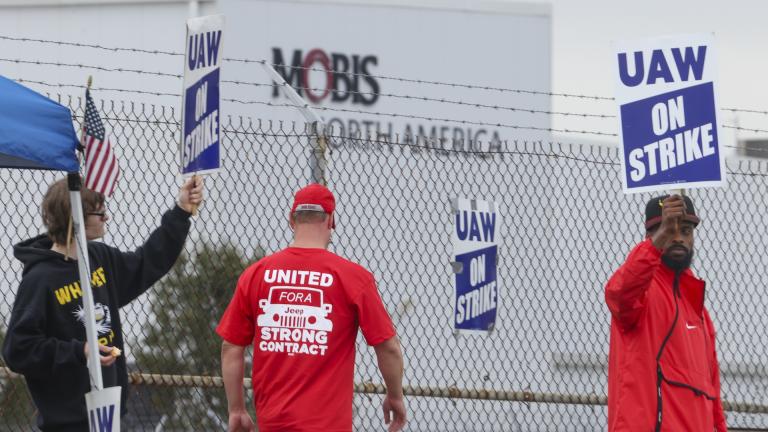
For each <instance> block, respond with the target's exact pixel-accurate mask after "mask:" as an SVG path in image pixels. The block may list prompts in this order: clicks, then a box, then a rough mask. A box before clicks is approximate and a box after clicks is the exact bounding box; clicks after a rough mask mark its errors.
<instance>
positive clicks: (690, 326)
mask: <svg viewBox="0 0 768 432" xmlns="http://www.w3.org/2000/svg"><path fill="white" fill-rule="evenodd" d="M685 328H687V329H688V330H693V329H697V328H699V327H698V326H692V325H688V323H685Z"/></svg>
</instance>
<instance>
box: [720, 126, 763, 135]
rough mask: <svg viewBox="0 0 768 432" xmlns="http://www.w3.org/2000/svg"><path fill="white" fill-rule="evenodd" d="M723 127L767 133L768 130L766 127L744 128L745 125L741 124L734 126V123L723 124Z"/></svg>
mask: <svg viewBox="0 0 768 432" xmlns="http://www.w3.org/2000/svg"><path fill="white" fill-rule="evenodd" d="M723 128H725V129H735V130H740V131H744V132H756V133H768V130H766V129H750V128H745V127H742V126H735V125H723Z"/></svg>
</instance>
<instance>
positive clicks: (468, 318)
mask: <svg viewBox="0 0 768 432" xmlns="http://www.w3.org/2000/svg"><path fill="white" fill-rule="evenodd" d="M452 207H453V208H452V211H453V216H454V227H453V234H452V235H451V237H452V240H453V273H454V276H455V278H454V281H455V282H454V283H455V296H454V302H453V304H454V310H453V312H454V314H453V317H454V318H453V325H454V329H456V330H459V331H490V330H493V327H494V325H495V324H496V310H497V307H498V304H499V300H498V299H499V296H498V294H499V291H498V285H497V279H496V263H497V257H498V243H497V241H498V240H497V239H498V232H497V228H498V226H499V225H501V221H500V218H499V216H498V212H497V207H496V205H495V203H493V202H488V201H480V200H470V199H465V198H457V199H455V200H453V206H452Z"/></svg>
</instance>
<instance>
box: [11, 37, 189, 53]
mask: <svg viewBox="0 0 768 432" xmlns="http://www.w3.org/2000/svg"><path fill="white" fill-rule="evenodd" d="M0 39H3V40H10V41H16V42H38V43H43V44H54V45H60V46H74V47H79V48H96V49H102V50H105V51H113V52H119V51H127V52H134V53H143V54H164V55H172V56H183V55H184V54H183V53H178V52H171V51H162V50H145V49H140V48H120V47H105V46H102V45H96V44H85V43H78V42H64V41H54V40H47V39H36V38H25V37H13V36H6V35H0Z"/></svg>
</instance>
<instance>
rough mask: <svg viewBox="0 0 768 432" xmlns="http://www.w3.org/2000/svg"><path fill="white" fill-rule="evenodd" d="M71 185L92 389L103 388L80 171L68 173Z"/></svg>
mask: <svg viewBox="0 0 768 432" xmlns="http://www.w3.org/2000/svg"><path fill="white" fill-rule="evenodd" d="M67 183H68V186H69V202H70V204H71V205H70V207H71V208H72V218H73V220H74V223H73V225H74V228H75V244H76V245H77V269H78V272H79V274H80V288H82V290H83V309H84V312H85V313H84V320H83V321H84V325H85V336H86V338H87V341H86V343H87V344H88V371H89V374H90V376H91V389H92V390H102V389H103V388H104V383H103V380H102V377H101V359H100V357H101V356H100V354H99V342H98V334H97V333H96V316H95V314H94V306H93V291H92V290H91V271H90V269H89V265H88V243H87V242H86V239H85V221H84V217H83V204H82V198H81V196H80V189H81V188H82V185H81V182H80V173H76V172H74V173H69V174H68V175H67Z"/></svg>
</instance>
